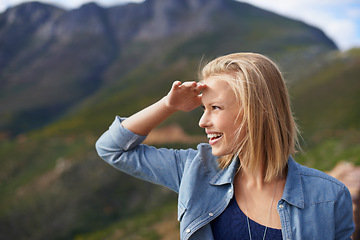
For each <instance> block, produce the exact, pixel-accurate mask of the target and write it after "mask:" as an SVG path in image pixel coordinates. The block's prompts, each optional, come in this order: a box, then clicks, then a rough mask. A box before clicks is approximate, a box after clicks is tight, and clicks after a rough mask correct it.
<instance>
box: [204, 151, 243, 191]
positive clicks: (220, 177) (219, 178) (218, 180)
mask: <svg viewBox="0 0 360 240" xmlns="http://www.w3.org/2000/svg"><path fill="white" fill-rule="evenodd" d="M239 165H240V162H239V159H238V158H237V157H236V156H235V157H234V158H233V160H232V161H231V163H230V165H229V166H228V167H227V168H224V169H220V170H219V171H218V172H217V174H216V175H215V176H214V177H213V178H212V179H211V181H210V184H212V185H224V184H229V183H232V182H233V179H234V176H235V173H236V171H237V170H238V168H239Z"/></svg>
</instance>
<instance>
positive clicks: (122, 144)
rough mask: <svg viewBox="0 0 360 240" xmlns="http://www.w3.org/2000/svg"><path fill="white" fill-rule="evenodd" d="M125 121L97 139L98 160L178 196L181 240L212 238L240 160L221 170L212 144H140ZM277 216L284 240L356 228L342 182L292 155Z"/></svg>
mask: <svg viewBox="0 0 360 240" xmlns="http://www.w3.org/2000/svg"><path fill="white" fill-rule="evenodd" d="M122 120H123V119H121V118H119V117H116V119H115V121H114V122H113V124H112V125H111V126H110V128H109V130H108V131H106V132H105V133H104V134H103V135H102V136H101V137H100V138H99V140H98V141H97V143H96V149H97V151H98V154H99V156H101V158H103V159H104V160H105V161H106V162H108V163H109V164H111V165H112V166H113V167H115V168H117V169H119V170H121V171H123V172H125V173H127V174H130V175H132V176H135V177H138V178H140V179H143V180H146V181H149V182H152V183H155V184H159V185H162V186H165V187H167V188H169V189H171V190H173V191H175V192H177V193H178V220H179V221H180V238H181V239H183V240H187V239H189V240H195V239H196V240H211V239H213V236H212V230H211V224H210V221H211V220H213V219H214V218H216V217H217V216H219V215H220V214H221V213H222V212H223V211H224V210H225V208H226V207H227V205H228V204H229V202H230V200H231V198H232V197H233V195H234V186H233V180H234V176H235V173H236V171H237V169H238V167H239V161H238V160H236V159H234V160H233V161H232V163H231V164H230V166H229V167H227V168H226V169H219V168H218V163H217V157H215V156H213V155H212V153H211V147H210V145H209V144H199V145H198V146H197V149H196V150H195V149H187V150H173V149H165V148H160V149H157V148H154V147H151V146H147V145H144V144H141V142H142V141H143V140H144V139H145V138H146V137H145V136H140V135H137V134H134V133H132V132H131V131H129V130H128V129H126V128H124V127H122V125H121V121H122ZM277 212H278V213H279V216H280V221H281V229H282V236H283V239H284V240H287V239H306V240H309V239H327V240H331V239H351V234H352V233H353V231H354V228H355V226H354V222H353V212H352V201H351V195H350V193H349V190H348V189H347V188H346V187H345V186H344V184H342V183H341V182H340V181H338V180H336V179H335V178H332V177H330V176H328V175H327V174H325V173H323V172H320V171H317V170H315V169H311V168H307V167H304V166H302V165H300V164H298V163H296V162H295V161H294V160H293V159H292V157H291V156H290V157H289V159H288V173H287V178H286V184H285V188H284V192H283V195H282V198H281V199H280V201H279V202H278V203H277Z"/></svg>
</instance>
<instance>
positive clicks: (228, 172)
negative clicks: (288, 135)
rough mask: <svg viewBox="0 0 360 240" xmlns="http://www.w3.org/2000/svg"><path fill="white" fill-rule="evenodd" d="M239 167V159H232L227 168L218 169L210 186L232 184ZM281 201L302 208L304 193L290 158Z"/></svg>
mask: <svg viewBox="0 0 360 240" xmlns="http://www.w3.org/2000/svg"><path fill="white" fill-rule="evenodd" d="M239 165H240V162H239V159H238V158H237V157H234V159H233V160H232V162H231V164H230V165H229V166H228V167H227V168H224V169H220V170H219V171H218V172H217V174H216V175H215V176H214V177H213V178H212V179H211V181H210V184H212V185H224V184H230V183H232V182H233V179H234V176H235V174H236V171H237V170H238V168H239ZM281 199H283V200H285V201H286V202H288V203H289V204H291V205H294V206H296V207H298V208H304V193H303V188H302V183H301V176H300V170H299V168H298V166H297V163H296V162H295V160H294V159H293V158H292V157H291V156H290V157H289V159H288V173H287V177H286V183H285V188H284V193H283V195H282V198H281Z"/></svg>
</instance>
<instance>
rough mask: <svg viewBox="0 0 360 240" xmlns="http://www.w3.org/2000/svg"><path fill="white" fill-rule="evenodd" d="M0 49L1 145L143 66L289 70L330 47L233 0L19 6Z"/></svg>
mask: <svg viewBox="0 0 360 240" xmlns="http://www.w3.org/2000/svg"><path fill="white" fill-rule="evenodd" d="M270 29H271V30H270ZM204 41H206V44H204ZM0 46H1V48H0V69H1V72H0V86H1V88H0V132H1V133H2V134H1V135H2V136H3V138H5V139H7V138H8V137H12V136H16V135H17V134H20V133H23V132H26V131H29V130H31V129H36V128H39V127H41V126H44V125H46V124H47V123H50V122H51V121H53V120H56V119H58V118H59V117H60V116H62V115H63V114H64V113H66V112H67V111H69V109H72V108H74V107H75V106H76V105H78V104H79V102H82V101H83V100H85V99H87V98H88V97H89V96H91V95H93V94H95V93H96V92H98V91H99V90H100V89H103V88H106V87H109V86H110V85H111V84H114V82H118V81H119V80H120V79H123V78H124V77H126V76H127V75H129V74H131V73H132V72H133V71H137V70H138V69H140V68H142V67H144V66H147V65H149V64H155V65H157V67H158V68H162V67H163V66H164V65H168V64H171V63H174V62H176V61H179V59H178V56H179V54H181V55H182V59H183V60H182V61H183V62H189V61H196V62H200V60H201V58H202V57H203V56H204V57H206V58H212V57H214V56H217V55H220V54H224V53H229V52H233V51H255V52H262V53H265V54H269V55H271V56H273V57H274V58H276V59H277V60H279V62H280V63H283V64H284V65H285V64H288V66H287V68H289V69H290V68H291V66H292V63H294V62H299V61H300V60H303V62H305V63H306V61H307V59H311V57H312V56H314V55H316V54H320V53H325V52H328V51H331V50H335V49H337V47H336V45H335V44H334V42H333V41H332V40H331V39H329V38H328V37H327V36H325V34H324V33H323V32H322V31H321V30H319V29H317V28H314V27H312V26H309V25H306V24H304V23H302V22H299V21H295V20H292V19H288V18H285V17H282V16H279V15H276V14H274V13H271V12H268V11H264V10H261V9H259V8H255V7H253V6H251V5H248V4H245V3H241V2H236V1H233V0H209V1H204V0H192V1H190V0H187V1H183V0H182V1H180V0H168V1H164V0H148V1H145V2H143V3H139V4H135V3H131V4H125V5H120V6H116V7H111V8H102V7H100V6H98V5H97V4H96V3H88V4H85V5H83V6H81V7H80V8H78V9H74V10H70V11H66V10H63V9H60V8H58V7H54V6H51V5H47V4H43V3H39V2H30V3H24V4H21V5H19V6H16V7H13V8H10V9H8V10H7V11H5V12H4V13H2V14H1V15H0ZM285 50H286V51H285ZM285 52H286V53H285ZM289 52H291V55H290V54H288V53H289ZM178 64H181V63H178ZM115 84H117V83H115Z"/></svg>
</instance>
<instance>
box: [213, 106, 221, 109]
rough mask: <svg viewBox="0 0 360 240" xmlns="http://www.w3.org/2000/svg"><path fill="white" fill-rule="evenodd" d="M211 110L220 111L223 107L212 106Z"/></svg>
mask: <svg viewBox="0 0 360 240" xmlns="http://www.w3.org/2000/svg"><path fill="white" fill-rule="evenodd" d="M211 108H212V109H213V110H218V109H219V110H220V109H221V107H219V106H211Z"/></svg>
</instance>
